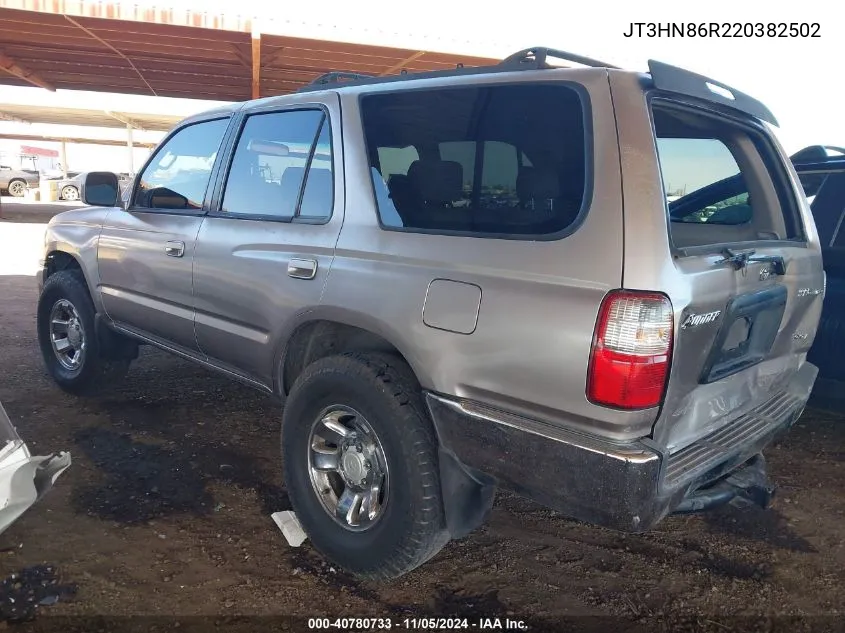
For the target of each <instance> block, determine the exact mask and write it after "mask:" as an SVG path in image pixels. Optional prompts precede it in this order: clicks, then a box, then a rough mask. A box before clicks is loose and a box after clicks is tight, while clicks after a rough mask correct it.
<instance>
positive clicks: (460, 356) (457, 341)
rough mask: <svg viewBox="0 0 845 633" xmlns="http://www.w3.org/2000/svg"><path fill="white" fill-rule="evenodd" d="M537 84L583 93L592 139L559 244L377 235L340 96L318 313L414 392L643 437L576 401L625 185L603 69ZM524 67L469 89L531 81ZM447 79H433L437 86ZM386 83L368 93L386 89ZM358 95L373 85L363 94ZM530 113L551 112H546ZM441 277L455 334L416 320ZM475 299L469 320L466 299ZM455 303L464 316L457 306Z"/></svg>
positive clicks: (346, 98)
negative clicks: (335, 200)
mask: <svg viewBox="0 0 845 633" xmlns="http://www.w3.org/2000/svg"><path fill="white" fill-rule="evenodd" d="M540 73H541V76H542V79H543V80H544V81H548V80H550V79H563V80H567V81H571V82H576V83H578V84H580V85H582V86H583V87H584V88H585V90H586V91H587V93H588V94H589V101H590V110H591V116H592V129H593V135H592V138H591V139H590V144H591V148H590V149H589V151H588V156H589V160H591V161H592V183H593V184H592V187H591V191H589V192H588V195H589V196H591V199H590V204H589V211H588V213H587V215H586V218H585V220H584V221H583V224H582V225H581V226H580V227H579V228H578V229H577V231H575V233H573V234H572V235H570V236H568V237H565V238H563V239H561V240H557V241H543V242H531V241H522V240H506V239H488V238H473V237H457V236H446V235H432V234H420V233H413V232H400V231H389V230H384V229H382V228H381V227H380V226H379V224H378V220H377V212H376V206H375V200H374V195H373V188H372V185H371V177H370V174H369V168H368V163H367V156H366V154H365V151H364V147H365V145H364V142H363V130H362V125H361V116H360V111H359V106H358V94H356V92H355V91H351V92H348V93H345V94H344V95H343V102H342V108H343V122H344V131H343V134H344V143H345V147H346V148H345V152H346V167H345V168H346V173H345V176H346V200H347V208H346V218H345V221H344V226H343V230H342V232H341V235H340V238H339V241H338V244H337V249H336V256H335V260H334V264H333V266H332V271H331V275H330V278H329V281H328V284H327V288H326V292H325V294H324V297H323V301H322V302H321V306H320V310H321V311H324V312H325V313H327V314H338V315H340V314H343V315H344V317H343V320H345V321H347V322H352V323H353V324H356V322H357V323H360V324H361V325H362V326H364V325H366V326H367V327H369V329H371V330H375V331H376V332H377V333H379V334H381V335H382V336H384V337H385V338H387V339H388V340H389V341H390V342H392V343H393V344H394V345H395V346H396V347H397V348H398V349H399V350H400V351H401V352H402V353H403V354H404V355H405V357H406V358H407V360H408V361H409V363H410V364H411V366H412V367H413V369H414V370H415V372H416V374H417V376H418V378H419V379H420V381H421V383H422V385H423V387H425V388H428V389H432V390H434V391H437V392H440V393H443V394H448V395H452V396H457V397H462V398H469V399H474V400H478V401H482V402H485V403H487V404H490V405H492V406H497V407H500V408H503V409H507V410H509V411H513V412H516V413H522V414H524V415H529V416H532V417H535V418H538V419H545V420H548V421H549V422H552V423H559V424H564V425H567V426H570V427H576V428H581V429H583V430H586V431H591V432H597V431H598V432H601V433H603V434H605V435H608V436H611V437H614V438H619V439H627V438H632V437H637V436H641V435H642V434H643V429H644V428H646V429H647V428H648V427H649V426H650V424H651V421H652V420H653V415H654V412H650V413H649V412H645V413H635V414H623V413H621V412H618V411H612V410H609V409H605V408H601V407H596V406H594V405H592V404H590V403H589V402H588V401H587V399H586V396H585V386H586V374H587V365H588V359H589V353H590V347H591V343H592V335H593V329H594V326H595V321H596V316H597V313H598V308H599V305H600V303H601V300H602V298H603V297H604V295H605V294H606V293H607V292H608V290H610V289H613V288H617V287H619V285H620V284H621V272H622V259H623V246H624V244H623V226H622V198H621V192H622V179H621V175H620V169H619V152H618V144H617V138H616V128H615V123H614V121H615V118H614V112H613V104H612V102H611V98H610V91H609V86H608V80H607V73H606V71H604V70H597V69H583V70H582V69H577V70H576V69H572V70H564V71H540ZM537 79H538V74H537V73H535V72H520V73H508V74H501V75H499V74H497V75H496V76H494V77H492V78H491V76H489V75H488V76H486V77H484V78H483V79H482V78H479V79H477V80H476V81H480V82H481V81H483V82H485V83H498V82H501V83H506V82H519V81H532V80H533V81H536V80H537ZM448 81H449V80H442V79H437V80H430V85H432V86H434V85H443V84H445V83H448ZM391 89H395V88H393V86H391V85H389V84H388V85H386V86H381V87H379V88H376V90H385V91H389V90H391ZM369 90H372V88H371V89H369ZM538 116H554V113H551V112H542V113H538ZM439 279H445V280H451V281H457V282H461V283H463V284H466V286H463V287H464V288H466V293H464V294H462V293H460V292H458V293H457V294H455V295H452V294H450V293H451V291H452V290H454V286H447V291H446V292H444V293H442V294H440V301H441V310H442V312H441V314H446V315H447V318H448V317H450V316H454V317H455V318H454V320H453V321H454V322H455V323H458V324H459V327H458V328H457V329H458V330H461V331H462V333H456V332H452V331H446V330H443V329H438V328H437V327H433V325H434V326H436V325H437V323H431V322H430V323H429V324H426V322H425V320H424V318H423V309H424V304H425V302H426V296H427V292H429V286H430V284H431V283H432V281H434V280H439ZM476 295H480V297H481V299H480V308H478V318H477V323H475V327H474V329H473V328H472V325H473V323H472V321H473V320H472V319H471V318H468V315H467V314H464V313H461V314H457V312H456V313H455V314H452V315H450V314H449V310H450V307H449V305H448V302H449V300H450V298H452V297H454V299H455V303H454V307H453V308H452V309H454V310H455V311H463V312H466V311H468V310H471V306H469V304H470V303H472V302H471V301H468V297H470V296H476ZM461 303H463V304H465V305H463V306H462V307H459V306H460V304H461Z"/></svg>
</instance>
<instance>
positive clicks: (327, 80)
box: [297, 71, 376, 92]
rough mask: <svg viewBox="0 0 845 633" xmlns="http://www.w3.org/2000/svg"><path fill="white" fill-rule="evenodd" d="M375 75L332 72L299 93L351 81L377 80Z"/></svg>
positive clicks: (304, 87) (317, 79)
mask: <svg viewBox="0 0 845 633" xmlns="http://www.w3.org/2000/svg"><path fill="white" fill-rule="evenodd" d="M375 78H376V77H375V75H364V74H361V73H350V72H344V71H332V72H330V73H323V74H322V75H320V76H319V77H317V78H316V79H314V80H313V81H311V82H310V83H308V84H306V85H304V86H303V87H302V88H300V89H299V90H297V92H301V91H303V90H305V89H313V88H316V87H318V86H325V85H327V84H343V83H347V82H350V81H360V80H362V79H375Z"/></svg>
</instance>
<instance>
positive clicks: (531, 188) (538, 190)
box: [516, 167, 560, 200]
mask: <svg viewBox="0 0 845 633" xmlns="http://www.w3.org/2000/svg"><path fill="white" fill-rule="evenodd" d="M516 194H517V196H519V198H520V200H531V199H534V200H547V199H549V198H557V197H558V196H560V178H558V175H557V173H556V172H555V171H554V170H552V169H540V168H537V167H521V168H520V169H519V173H518V174H517V177H516Z"/></svg>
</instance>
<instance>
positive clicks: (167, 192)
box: [135, 119, 229, 209]
mask: <svg viewBox="0 0 845 633" xmlns="http://www.w3.org/2000/svg"><path fill="white" fill-rule="evenodd" d="M228 125H229V120H228V119H218V120H216V121H205V122H203V123H196V124H194V125H190V126H188V127H186V128H183V129H181V130H179V131H178V132H176V134H174V135H173V136H172V137H170V139H169V140H168V141H167V142H166V143H165V144H164V145H163V146H162V147H161V149H160V150H159V151H157V152H156V154H155V157H154V158H153V160H152V162H151V163H150V164H149V165H147V167H146V168H145V169H144V171H143V172H142V173H141V176H140V179H139V180H140V182H139V184H138V193H137V194H136V196H135V206H136V207H143V208H153V209H201V208H202V203H203V200H204V198H205V190H206V188H207V187H208V180H209V177H210V176H211V169H212V167H214V160H215V158H217V151H218V150H219V149H220V143H221V141H222V140H223V135H224V134H225V132H226V128H227V127H228Z"/></svg>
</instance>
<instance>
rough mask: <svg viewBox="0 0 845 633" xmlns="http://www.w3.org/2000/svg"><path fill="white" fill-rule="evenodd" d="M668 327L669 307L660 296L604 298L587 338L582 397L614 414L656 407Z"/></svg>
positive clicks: (668, 349)
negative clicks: (588, 349) (589, 343)
mask: <svg viewBox="0 0 845 633" xmlns="http://www.w3.org/2000/svg"><path fill="white" fill-rule="evenodd" d="M672 323H673V315H672V304H671V303H670V301H669V299H668V298H667V297H665V296H664V295H661V294H657V293H654V292H637V291H631V290H615V291H613V292H611V293H609V294H608V295H607V296H606V297H605V298H604V301H602V304H601V308H600V309H599V318H598V322H597V323H596V331H595V334H594V337H593V348H592V351H591V353H590V369H589V373H588V376H587V398H589V400H590V401H591V402H593V403H595V404H601V405H605V406H609V407H615V408H619V409H647V408H649V407H655V406H657V405H659V404H660V402H661V400H662V398H663V390H664V387H665V386H666V379H667V377H668V375H669V360H670V359H671V357H672V338H673V327H672Z"/></svg>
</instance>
